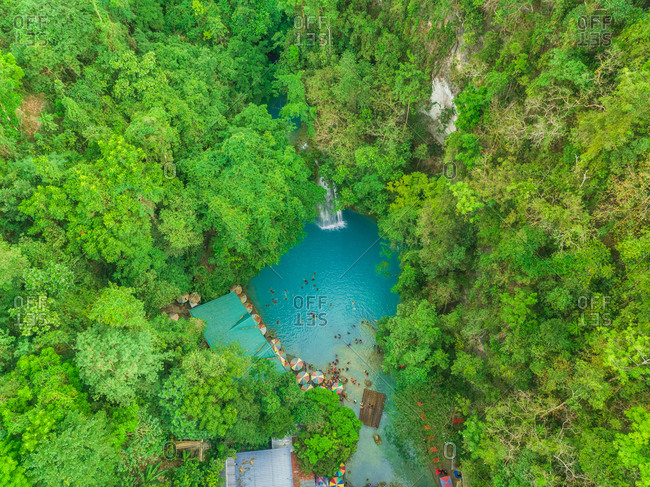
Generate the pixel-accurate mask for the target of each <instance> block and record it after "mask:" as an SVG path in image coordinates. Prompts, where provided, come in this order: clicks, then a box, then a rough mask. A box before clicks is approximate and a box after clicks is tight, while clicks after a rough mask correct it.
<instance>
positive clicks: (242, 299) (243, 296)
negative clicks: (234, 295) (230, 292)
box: [239, 294, 248, 303]
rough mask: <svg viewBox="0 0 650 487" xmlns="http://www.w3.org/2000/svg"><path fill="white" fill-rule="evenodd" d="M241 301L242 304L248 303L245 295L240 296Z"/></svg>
mask: <svg viewBox="0 0 650 487" xmlns="http://www.w3.org/2000/svg"><path fill="white" fill-rule="evenodd" d="M239 300H240V301H241V302H242V303H245V302H246V301H248V297H247V296H246V295H245V294H240V295H239Z"/></svg>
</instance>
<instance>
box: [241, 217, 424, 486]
mask: <svg viewBox="0 0 650 487" xmlns="http://www.w3.org/2000/svg"><path fill="white" fill-rule="evenodd" d="M344 219H345V221H346V223H347V226H346V227H345V228H343V229H339V230H321V229H320V228H319V227H318V226H316V225H315V224H308V225H307V226H306V227H305V231H306V234H307V235H306V236H305V238H304V239H303V240H302V241H301V242H300V243H299V244H298V245H296V246H295V247H293V248H292V249H291V250H289V251H288V252H287V253H286V254H285V255H284V256H283V257H282V258H281V260H280V262H279V264H278V265H277V266H272V267H267V268H265V269H263V270H262V271H261V272H260V274H259V275H257V276H256V277H254V278H253V279H252V280H251V281H250V282H249V283H248V285H247V291H248V294H249V295H250V297H251V298H252V300H253V302H254V303H255V305H256V307H257V309H258V310H259V311H260V314H261V315H262V318H263V319H264V321H265V323H266V324H267V326H268V327H270V328H271V329H273V330H274V331H275V332H276V334H277V336H278V338H279V339H280V341H281V342H282V344H283V346H284V349H285V351H286V352H287V353H289V354H291V355H298V356H299V357H300V358H302V359H303V360H305V361H307V362H309V363H311V364H313V365H315V366H316V367H319V368H321V369H322V370H325V369H327V367H328V363H329V362H331V361H333V360H334V359H335V357H336V356H337V355H338V358H339V366H341V365H343V366H344V367H348V368H349V369H350V370H349V371H347V372H343V375H345V376H347V377H348V378H349V377H354V378H355V379H359V380H361V381H363V380H365V379H368V380H371V381H372V385H371V388H372V389H373V390H378V391H380V392H385V393H386V394H387V395H388V401H387V404H386V409H385V412H384V415H383V418H382V421H381V424H380V427H379V428H378V429H375V428H370V427H367V426H363V427H362V431H361V435H360V436H361V438H360V440H359V443H358V445H357V452H356V453H355V455H353V456H352V457H351V458H350V460H349V462H348V463H347V468H348V472H347V473H346V479H347V480H348V481H350V482H352V483H353V484H354V486H355V487H362V486H363V485H365V482H366V479H369V480H370V481H371V482H373V483H374V484H376V483H377V482H380V481H385V482H391V481H394V482H401V483H402V484H403V487H407V486H408V487H424V486H429V485H432V479H431V475H430V474H429V473H428V470H427V469H426V468H423V467H421V466H414V465H409V464H408V462H407V461H406V460H405V459H404V458H401V457H400V455H399V454H398V452H397V450H396V449H395V448H394V447H393V446H392V445H391V444H390V443H389V442H388V441H387V434H386V433H387V429H388V428H390V416H391V413H392V410H393V399H394V398H393V395H392V392H393V388H394V383H393V381H392V379H391V378H390V377H388V376H386V375H385V374H383V373H381V371H380V357H379V355H378V354H377V353H376V352H375V350H374V348H373V345H374V343H375V340H374V333H375V328H374V324H375V320H378V319H379V318H381V317H383V316H387V315H393V314H394V313H395V311H396V308H397V304H398V302H399V296H397V295H396V294H394V293H392V292H391V288H392V287H393V286H394V285H395V283H396V281H397V272H398V271H399V266H398V263H397V259H396V258H393V259H391V260H390V262H389V263H388V265H387V266H385V269H384V270H383V271H382V273H378V272H377V266H378V264H380V263H381V262H382V261H385V260H386V257H385V256H382V255H381V251H382V247H381V241H380V240H379V236H378V229H377V225H376V223H375V222H374V221H373V220H372V219H370V218H367V217H365V216H363V215H359V214H357V213H354V212H352V211H344ZM312 278H313V280H312ZM305 280H306V282H305ZM271 291H273V292H271ZM310 313H314V314H315V315H314V316H312V315H310ZM364 319H365V320H368V321H369V322H370V324H368V323H365V324H364V323H361V321H362V320H364ZM348 332H349V334H348ZM338 334H340V335H341V339H338V338H335V336H336V335H338ZM355 339H357V340H361V343H355V341H354V340H355ZM347 344H350V347H349V348H348V347H347ZM347 361H350V362H351V363H350V364H349V365H348V364H347ZM365 371H368V376H367V377H366V374H365ZM363 389H364V386H363V385H362V386H355V385H353V384H351V383H350V382H348V383H347V385H346V392H347V393H348V396H349V399H350V402H346V405H347V406H348V407H351V408H352V409H353V410H355V412H356V413H357V414H358V413H359V403H360V402H361V395H362V393H363ZM354 399H357V403H356V404H354V403H353V402H352V401H353V400H354ZM374 433H378V434H379V435H380V436H381V437H382V441H383V443H382V445H376V444H375V442H374V440H373V438H372V435H373V434H374Z"/></svg>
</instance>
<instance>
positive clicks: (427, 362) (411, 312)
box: [379, 301, 449, 384]
mask: <svg viewBox="0 0 650 487" xmlns="http://www.w3.org/2000/svg"><path fill="white" fill-rule="evenodd" d="M439 321H440V319H439V318H438V316H437V315H436V312H435V309H434V308H433V307H432V306H431V305H430V304H429V303H428V302H426V301H421V302H420V303H416V302H410V303H409V304H400V305H399V306H398V309H397V316H395V317H393V318H388V319H386V320H382V323H381V331H380V334H379V340H380V343H381V344H382V345H383V347H384V348H385V350H386V356H385V358H384V363H385V365H386V366H388V367H389V368H390V369H392V370H397V369H404V370H403V371H402V372H401V373H400V376H401V377H402V380H405V381H406V382H407V383H409V384H417V383H423V382H424V381H426V380H427V379H429V378H430V377H431V375H432V374H435V372H436V369H439V370H444V369H446V368H448V367H449V357H448V355H447V353H446V352H445V351H444V348H443V344H444V335H443V333H442V331H441V329H440V326H439ZM437 325H438V326H437ZM439 370H438V371H439Z"/></svg>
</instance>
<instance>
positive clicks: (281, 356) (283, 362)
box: [278, 354, 291, 370]
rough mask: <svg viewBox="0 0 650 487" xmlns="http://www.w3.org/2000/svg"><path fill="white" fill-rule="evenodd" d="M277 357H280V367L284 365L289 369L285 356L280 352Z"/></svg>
mask: <svg viewBox="0 0 650 487" xmlns="http://www.w3.org/2000/svg"><path fill="white" fill-rule="evenodd" d="M278 358H279V359H280V363H281V364H282V367H284V368H285V369H287V370H291V367H289V362H287V356H286V355H284V354H282V355H278Z"/></svg>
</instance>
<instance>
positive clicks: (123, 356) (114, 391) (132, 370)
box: [75, 324, 165, 406]
mask: <svg viewBox="0 0 650 487" xmlns="http://www.w3.org/2000/svg"><path fill="white" fill-rule="evenodd" d="M75 349H76V351H77V355H76V357H75V360H76V363H77V366H78V367H79V375H80V377H81V379H82V380H83V381H84V382H85V383H86V384H88V386H90V388H91V390H92V391H93V395H94V396H95V397H96V398H100V397H103V398H105V399H106V400H108V401H110V402H114V403H117V404H120V405H124V406H128V405H129V404H132V403H134V402H136V401H138V400H140V398H141V397H142V396H143V395H144V396H146V395H147V394H148V393H150V391H151V388H152V386H153V384H154V383H155V382H156V381H157V379H158V372H159V371H160V370H161V369H162V365H163V360H164V358H165V355H164V354H162V353H160V352H159V351H158V350H157V348H156V344H155V342H154V338H153V336H152V334H151V332H150V331H149V330H141V331H136V330H123V329H119V328H113V327H109V326H106V325H101V324H96V325H94V326H93V327H92V328H90V329H89V330H87V331H85V332H83V333H81V334H80V335H79V336H78V337H77V343H76V346H75Z"/></svg>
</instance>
